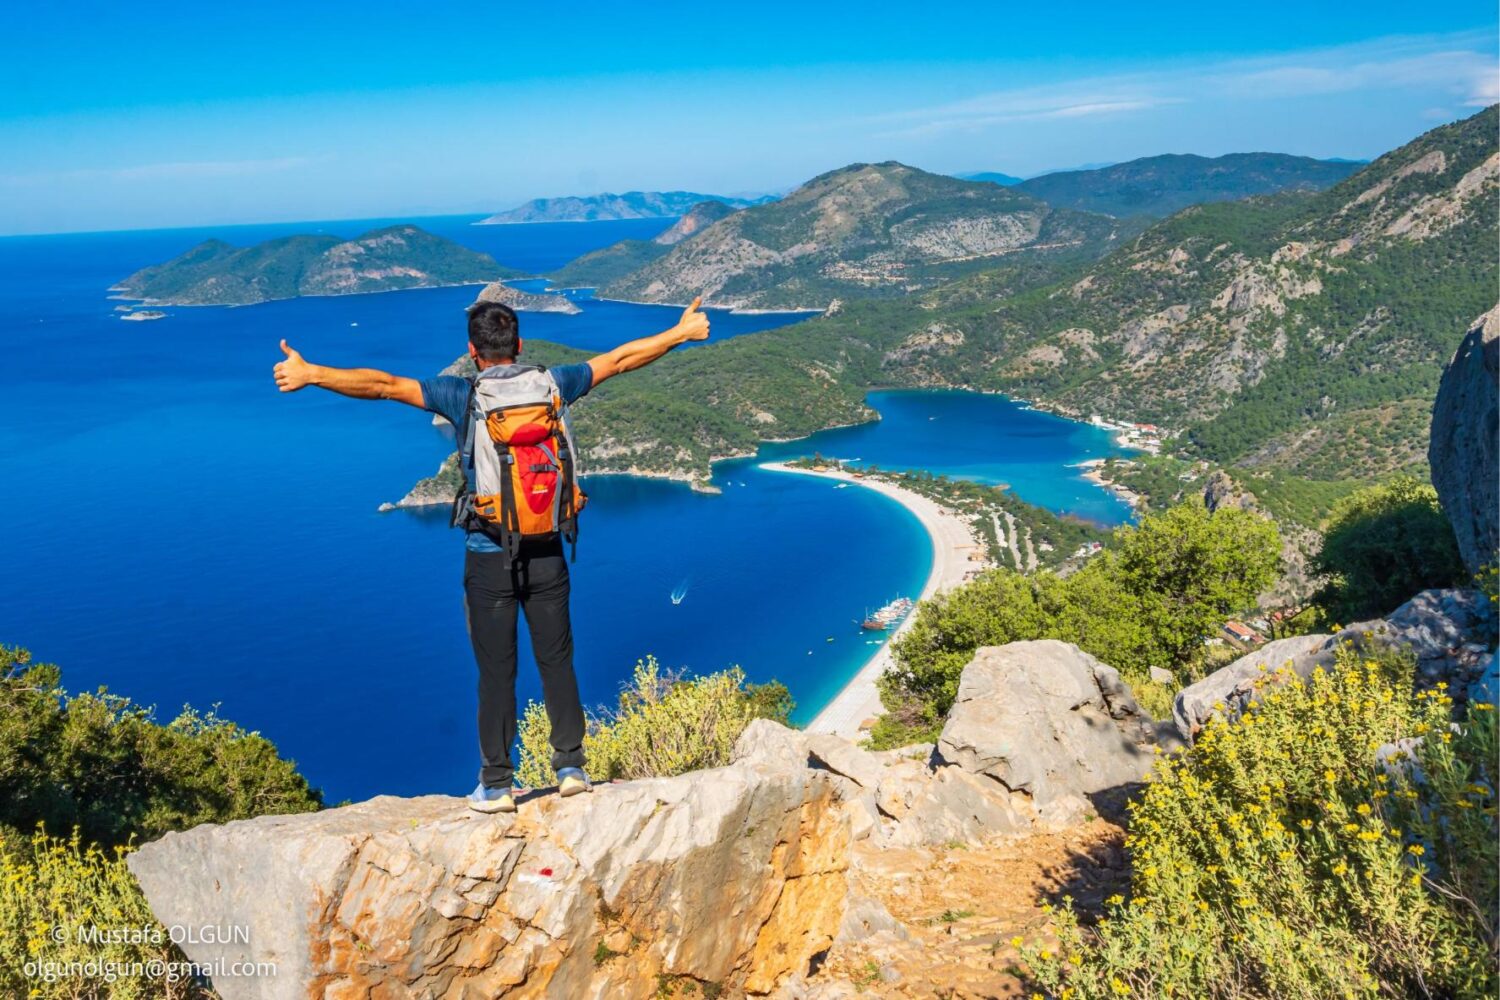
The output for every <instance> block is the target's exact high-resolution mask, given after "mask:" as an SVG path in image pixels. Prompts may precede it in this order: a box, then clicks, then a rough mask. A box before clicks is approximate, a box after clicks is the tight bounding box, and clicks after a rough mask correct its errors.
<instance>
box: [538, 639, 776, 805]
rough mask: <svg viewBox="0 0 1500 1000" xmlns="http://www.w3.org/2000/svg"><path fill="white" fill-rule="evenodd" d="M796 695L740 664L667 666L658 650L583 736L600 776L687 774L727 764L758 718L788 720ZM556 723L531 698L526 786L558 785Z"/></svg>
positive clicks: (592, 771) (591, 718) (594, 717)
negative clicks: (680, 671) (758, 680)
mask: <svg viewBox="0 0 1500 1000" xmlns="http://www.w3.org/2000/svg"><path fill="white" fill-rule="evenodd" d="M791 711H792V699H791V695H790V693H789V692H788V691H787V689H786V687H785V686H784V685H782V684H778V683H775V682H772V683H769V684H746V683H745V674H744V671H742V670H740V669H739V668H738V667H734V668H731V669H729V670H723V671H720V672H718V673H713V674H705V675H703V676H701V677H684V676H681V675H676V674H671V673H663V672H662V670H661V667H660V665H659V664H658V663H657V662H656V659H655V658H654V657H647V658H646V659H645V660H643V661H641V662H639V663H637V664H636V666H635V673H634V675H633V677H632V679H631V683H630V686H629V687H627V688H626V689H625V690H623V691H622V692H620V698H619V702H618V704H617V705H616V707H615V708H614V709H613V710H612V711H608V712H603V713H599V714H591V715H590V716H589V719H588V727H587V729H586V730H585V732H584V737H583V752H584V756H585V757H586V758H587V760H588V768H589V773H590V775H591V776H593V777H594V778H595V779H596V780H600V781H612V780H614V779H615V778H646V777H652V776H662V775H672V774H683V773H685V772H687V771H695V770H698V769H700V768H705V767H720V766H722V765H724V764H727V763H729V752H730V751H731V750H732V749H733V748H734V741H735V740H736V739H738V738H739V735H740V733H742V732H744V729H745V727H746V726H748V725H749V724H750V722H751V720H753V719H774V720H776V721H777V722H780V723H782V724H783V725H785V724H787V720H788V717H789V716H790V714H791ZM551 733H552V727H551V725H550V724H549V723H548V721H547V712H546V709H545V708H544V707H543V706H542V705H540V704H538V703H536V702H531V703H530V704H529V705H527V706H526V711H525V713H524V714H523V715H522V717H521V727H520V743H521V757H520V765H519V766H518V767H517V768H516V776H517V778H518V779H519V780H520V781H521V783H522V784H523V785H527V786H530V787H540V786H545V785H552V784H556V782H557V776H556V775H555V774H554V773H553V772H552V765H551V757H552V747H551V745H550V744H549V743H548V738H549V737H550V735H551Z"/></svg>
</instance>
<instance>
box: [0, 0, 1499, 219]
mask: <svg viewBox="0 0 1500 1000" xmlns="http://www.w3.org/2000/svg"><path fill="white" fill-rule="evenodd" d="M1496 48H1497V22H1496V8H1495V5H1494V3H1493V2H1486V3H1446V4H1445V3H1412V2H1410V0H1406V2H1402V3H1385V2H1381V0H1367V2H1364V3H1361V4H1358V5H1353V4H1348V3H1338V4H1321V3H1312V2H1302V3H1280V2H1266V3H1260V4H1257V5H1254V6H1245V5H1222V4H1220V5H1212V4H1204V3H1202V2H1201V0H1196V2H1193V3H1178V2H1174V0H1160V2H1156V3H1152V4H1149V5H1148V4H1133V3H1119V2H1113V3H1051V4H1035V5H1031V6H1030V7H1029V8H1026V9H1021V8H1018V7H1016V6H1014V5H1011V4H999V3H995V2H993V0H990V2H986V3H974V4H967V3H945V4H929V5H919V4H913V3H905V4H887V3H881V2H868V3H863V4H858V5H854V4H832V5H831V4H816V3H807V2H805V0H804V2H803V3H800V4H795V5H793V4H779V3H776V2H764V3H757V4H742V5H733V4H731V5H723V4H720V5H717V6H716V7H714V6H713V5H708V4H701V5H700V4H693V5H688V4H632V5H627V4H618V3H612V4H598V5H595V4H588V3H583V4H574V5H570V6H567V7H565V8H562V9H561V11H560V12H555V13H554V12H549V11H548V10H547V9H546V8H545V7H544V6H536V7H522V6H516V5H503V6H502V5H499V4H478V3H457V2H444V0H429V2H427V3H424V4H413V3H409V2H406V3H399V4H397V3H386V2H383V0H371V2H366V3H362V4H358V5H354V4H347V5H345V4H338V3H308V2H305V0H304V2H300V3H290V2H286V0H259V2H257V3H253V4H245V3H242V4H217V5H209V4H203V3H201V2H194V3H175V2H158V3H154V4H150V5H135V4H121V3H118V2H115V3H110V4H105V3H93V2H87V0H83V2H72V3H67V4H30V5H24V6H23V5H19V4H18V5H13V6H12V8H11V9H10V10H9V11H8V13H7V19H6V24H5V30H4V31H3V32H0V233H25V232H63V231H74V230H97V229H124V228H142V227H156V226H179V225H217V224H221V223H232V222H259V221H285V220H300V219H332V218H359V217H372V216H383V215H409V214H428V213H444V212H468V211H494V210H498V209H501V208H505V207H509V206H510V205H513V204H516V203H518V202H520V201H523V200H525V199H527V198H531V197H537V196H546V195H559V194H587V193H595V192H598V191H601V190H612V191H619V190H627V189H632V188H644V189H675V188H684V189H689V190H698V191H706V192H717V193H739V192H761V191H776V190H784V189H786V188H788V187H791V186H794V185H796V184H798V183H800V182H801V181H803V180H806V179H807V178H808V177H811V176H813V175H815V174H817V173H821V172H823V171H824V170H828V169H831V168H833V167H836V166H841V165H843V164H845V163H849V162H854V161H861V160H863V161H870V160H887V159H899V160H902V161H904V162H907V163H911V164H913V165H915V166H919V167H923V168H926V169H929V170H936V171H941V172H960V171H971V170H999V171H1004V172H1006V173H1012V174H1019V175H1023V176H1024V175H1028V174H1032V173H1037V172H1041V171H1044V170H1048V169H1057V168H1065V167H1070V166H1076V165H1079V164H1084V163H1096V162H1107V161H1118V160H1124V159H1130V158H1132V157H1137V156H1147V155H1152V154H1155V153H1163V152H1195V153H1203V154H1207V155H1215V154H1220V153H1226V152H1236V151H1246V150H1276V151H1283V152H1290V153H1301V154H1306V155H1312V156H1344V157H1356V158H1369V157H1373V156H1376V155H1378V154H1380V153H1381V152H1384V151H1385V150H1387V149H1390V148H1391V147H1393V146H1396V145H1399V144H1400V143H1402V142H1404V141H1406V140H1407V139H1410V138H1411V137H1413V136H1415V135H1417V134H1418V133H1420V132H1422V131H1424V130H1426V129H1428V128H1431V127H1432V126H1434V125H1436V124H1439V123H1441V122H1444V121H1451V120H1453V119H1455V118H1458V117H1463V116H1465V115H1468V114H1472V113H1473V112H1474V111H1475V110H1477V109H1478V108H1479V107H1482V106H1483V105H1485V104H1487V103H1491V102H1493V101H1494V100H1495V99H1496V93H1497V79H1496V76H1497V68H1496V67H1497V52H1496Z"/></svg>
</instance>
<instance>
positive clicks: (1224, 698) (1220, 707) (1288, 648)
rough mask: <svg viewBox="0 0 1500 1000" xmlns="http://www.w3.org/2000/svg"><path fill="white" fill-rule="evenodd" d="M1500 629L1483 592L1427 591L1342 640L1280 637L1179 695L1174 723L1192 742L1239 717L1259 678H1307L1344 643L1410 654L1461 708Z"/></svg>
mask: <svg viewBox="0 0 1500 1000" xmlns="http://www.w3.org/2000/svg"><path fill="white" fill-rule="evenodd" d="M1495 624H1496V621H1495V612H1494V610H1493V609H1492V608H1491V606H1490V603H1489V600H1488V598H1486V597H1485V595H1484V594H1483V593H1481V592H1480V591H1477V590H1424V591H1422V592H1421V593H1420V594H1418V595H1417V596H1416V597H1413V598H1412V599H1411V600H1409V601H1407V602H1406V603H1405V604H1403V605H1401V606H1400V607H1399V608H1397V609H1396V610H1395V611H1393V612H1391V614H1390V615H1389V616H1388V617H1386V618H1376V619H1372V620H1370V621H1366V622H1356V623H1355V624H1353V625H1350V626H1348V627H1347V628H1344V629H1342V630H1341V631H1339V633H1338V634H1337V635H1327V634H1321V633H1320V634H1313V635H1301V636H1295V637H1293V638H1290V639H1278V640H1276V641H1275V642H1269V643H1267V644H1266V645H1264V646H1262V647H1261V648H1260V649H1257V650H1254V651H1253V652H1250V653H1246V654H1245V655H1244V656H1242V657H1240V658H1239V659H1238V660H1235V661H1234V662H1233V663H1231V664H1230V665H1229V666H1227V667H1224V668H1222V669H1220V670H1216V671H1214V672H1213V673H1212V674H1209V675H1208V676H1207V677H1205V678H1203V679H1202V680H1201V681H1198V682H1197V683H1196V684H1191V685H1189V686H1188V687H1185V688H1183V689H1182V690H1181V691H1179V692H1177V698H1176V700H1175V701H1174V702H1173V705H1172V718H1173V721H1174V722H1175V723H1176V725H1177V728H1178V730H1179V731H1180V732H1181V733H1182V736H1183V738H1184V739H1186V740H1189V741H1190V740H1191V739H1192V738H1193V736H1194V735H1195V734H1196V733H1197V731H1198V730H1199V729H1200V728H1201V727H1202V726H1203V724H1204V723H1205V722H1207V721H1208V720H1209V718H1210V717H1212V716H1213V715H1215V714H1221V715H1223V716H1225V717H1226V718H1235V717H1237V716H1238V715H1239V714H1240V712H1242V711H1243V710H1244V707H1245V705H1246V704H1247V703H1248V702H1249V701H1250V700H1251V698H1252V697H1253V695H1254V690H1255V683H1256V681H1257V680H1258V679H1260V678H1262V677H1264V676H1266V675H1267V674H1273V673H1274V672H1275V671H1276V670H1277V669H1278V668H1280V667H1283V666H1285V667H1288V668H1289V669H1290V675H1291V676H1296V677H1299V678H1302V679H1304V680H1305V679H1306V678H1308V677H1310V676H1311V675H1312V672H1313V671H1314V670H1316V669H1317V668H1319V667H1322V668H1324V669H1327V668H1329V667H1331V666H1332V665H1333V662H1334V659H1335V656H1336V654H1337V652H1338V648H1339V646H1340V645H1341V644H1343V643H1348V644H1349V645H1350V646H1351V647H1352V648H1354V649H1356V650H1358V649H1364V648H1366V647H1369V646H1372V645H1378V646H1384V647H1388V648H1394V649H1403V650H1407V651H1409V652H1410V653H1411V654H1412V656H1413V657H1414V658H1415V659H1416V667H1417V671H1416V683H1417V686H1418V687H1421V688H1429V687H1432V686H1434V685H1436V684H1439V683H1443V684H1447V685H1448V688H1449V693H1450V694H1451V695H1452V696H1453V698H1454V701H1455V705H1456V708H1458V709H1461V708H1462V707H1463V704H1464V702H1465V701H1466V699H1467V697H1468V691H1469V689H1470V687H1471V686H1473V685H1474V684H1475V683H1476V682H1479V681H1480V680H1481V678H1482V676H1483V674H1484V671H1485V669H1486V667H1487V666H1488V663H1489V659H1490V655H1489V650H1490V649H1491V648H1492V646H1493V645H1494V641H1495Z"/></svg>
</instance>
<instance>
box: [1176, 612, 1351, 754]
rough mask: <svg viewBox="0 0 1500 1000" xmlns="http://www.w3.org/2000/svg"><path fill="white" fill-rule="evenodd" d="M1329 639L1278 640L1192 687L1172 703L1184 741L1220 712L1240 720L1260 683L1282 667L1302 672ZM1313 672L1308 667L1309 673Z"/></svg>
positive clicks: (1323, 636) (1301, 638) (1312, 636)
mask: <svg viewBox="0 0 1500 1000" xmlns="http://www.w3.org/2000/svg"><path fill="white" fill-rule="evenodd" d="M1329 639H1330V636H1328V635H1327V634H1323V633H1317V634H1312V635H1298V636H1293V637H1292V638H1290V639H1276V640H1274V641H1272V642H1268V643H1266V644H1265V645H1264V646H1262V647H1260V648H1259V649H1256V650H1252V651H1251V652H1249V653H1246V654H1245V655H1244V656H1242V657H1240V658H1239V659H1238V660H1235V661H1234V662H1233V663H1231V664H1230V665H1229V666H1227V667H1221V668H1220V669H1218V670H1215V671H1214V672H1213V673H1211V674H1209V675H1208V676H1207V677H1205V678H1203V679H1202V680H1200V681H1196V682H1194V683H1192V684H1189V685H1188V686H1187V687H1185V688H1183V689H1182V690H1181V691H1178V692H1177V697H1176V698H1175V699H1173V701H1172V721H1173V722H1174V723H1175V724H1176V725H1177V731H1178V732H1179V733H1181V734H1182V737H1183V739H1186V740H1191V739H1192V738H1193V736H1195V735H1196V734H1197V732H1198V730H1199V729H1201V728H1203V724H1204V723H1205V722H1207V721H1208V720H1209V718H1211V717H1212V716H1213V715H1214V714H1215V713H1216V712H1220V713H1223V714H1225V715H1227V716H1229V717H1231V718H1233V717H1237V716H1238V715H1239V713H1240V711H1241V710H1242V709H1243V708H1244V706H1245V703H1246V702H1248V701H1249V700H1250V695H1251V692H1252V691H1254V686H1255V682H1256V681H1257V680H1259V679H1260V678H1262V677H1264V676H1265V675H1266V673H1267V672H1269V671H1274V670H1276V669H1277V668H1278V667H1283V666H1285V667H1291V668H1292V669H1294V670H1299V665H1302V666H1306V665H1307V664H1309V663H1310V662H1311V658H1312V657H1313V656H1315V655H1316V654H1317V653H1318V652H1319V651H1320V650H1322V649H1323V647H1324V646H1325V645H1327V643H1328V641H1329ZM1311 672H1312V671H1311V668H1310V667H1307V673H1311ZM1304 676H1305V674H1304Z"/></svg>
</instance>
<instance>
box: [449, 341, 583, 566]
mask: <svg viewBox="0 0 1500 1000" xmlns="http://www.w3.org/2000/svg"><path fill="white" fill-rule="evenodd" d="M469 381H470V385H471V386H472V390H473V391H472V392H470V394H469V411H468V415H467V417H466V419H465V421H464V424H465V426H464V427H462V428H460V429H459V434H460V437H461V439H462V441H463V445H462V449H463V450H462V455H461V460H462V463H463V467H464V468H465V469H466V470H472V472H471V475H470V478H469V483H468V485H469V487H470V489H469V490H467V491H465V492H463V493H461V494H459V496H458V499H457V500H455V501H454V504H453V525H454V527H460V528H463V529H464V530H466V531H479V532H482V533H484V534H485V535H487V536H489V537H490V538H491V539H492V540H494V542H495V543H496V544H497V545H499V546H500V547H501V548H502V549H504V550H505V551H507V552H509V553H510V554H511V555H512V556H515V555H516V554H517V553H518V552H519V551H520V548H521V543H522V542H524V541H529V540H533V539H547V538H553V537H560V538H561V539H562V540H563V541H565V542H567V543H568V544H569V545H571V546H573V548H574V550H575V552H576V548H577V543H578V512H579V511H580V510H582V509H583V505H584V503H585V502H586V500H587V497H585V496H584V494H583V490H581V489H580V488H579V486H578V457H577V454H578V453H577V450H576V449H575V448H574V447H573V433H572V430H571V428H570V427H569V425H568V407H567V404H566V403H564V402H563V398H562V392H561V390H559V389H558V387H557V382H556V380H554V379H553V377H552V374H551V373H550V372H548V371H547V369H546V368H544V367H542V366H540V365H519V364H512V365H496V366H495V367H492V368H486V369H485V370H484V371H482V372H480V373H479V374H478V375H477V376H475V377H474V378H472V379H470V380H469Z"/></svg>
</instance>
